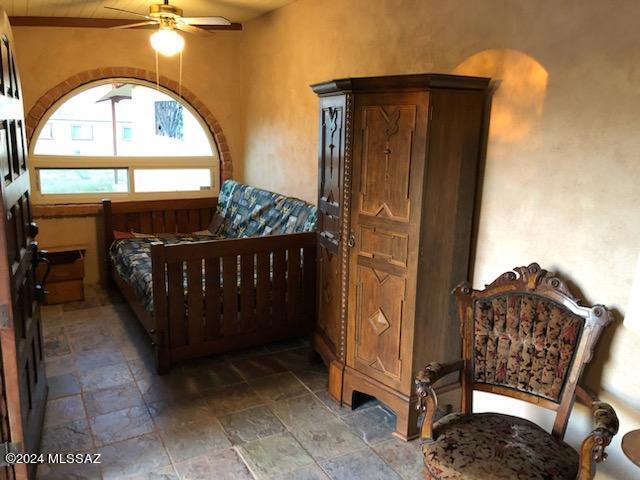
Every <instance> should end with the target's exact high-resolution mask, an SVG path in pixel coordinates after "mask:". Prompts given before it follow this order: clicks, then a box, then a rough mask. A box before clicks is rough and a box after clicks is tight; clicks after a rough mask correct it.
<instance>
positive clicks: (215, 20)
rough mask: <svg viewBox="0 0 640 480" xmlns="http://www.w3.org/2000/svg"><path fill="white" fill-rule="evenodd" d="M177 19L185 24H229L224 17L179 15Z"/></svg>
mask: <svg viewBox="0 0 640 480" xmlns="http://www.w3.org/2000/svg"><path fill="white" fill-rule="evenodd" d="M179 21H180V22H182V23H186V24H187V25H231V21H230V20H229V19H227V18H224V17H181V18H180V19H179Z"/></svg>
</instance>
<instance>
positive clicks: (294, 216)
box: [216, 180, 317, 238]
mask: <svg viewBox="0 0 640 480" xmlns="http://www.w3.org/2000/svg"><path fill="white" fill-rule="evenodd" d="M216 215H217V216H218V217H219V218H220V219H221V220H222V222H221V224H220V226H219V228H218V230H217V232H216V233H217V234H218V235H220V236H222V237H226V238H241V237H252V236H264V235H280V234H285V233H299V232H312V231H314V230H315V228H316V219H317V209H316V207H315V206H314V205H311V204H309V203H306V202H303V201H302V200H298V199H297V198H291V197H285V196H284V195H280V194H278V193H273V192H269V191H267V190H261V189H259V188H256V187H252V186H250V185H244V184H241V183H238V182H236V181H234V180H227V181H225V182H224V183H223V185H222V188H221V189H220V194H219V195H218V207H217V210H216Z"/></svg>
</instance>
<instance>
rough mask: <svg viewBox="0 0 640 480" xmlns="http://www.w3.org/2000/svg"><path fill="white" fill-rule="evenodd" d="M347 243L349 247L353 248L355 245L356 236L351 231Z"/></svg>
mask: <svg viewBox="0 0 640 480" xmlns="http://www.w3.org/2000/svg"><path fill="white" fill-rule="evenodd" d="M347 245H348V246H349V248H353V247H355V246H356V237H354V235H353V233H352V234H350V235H349V240H348V241H347Z"/></svg>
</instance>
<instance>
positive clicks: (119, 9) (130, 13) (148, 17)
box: [104, 7, 154, 20]
mask: <svg viewBox="0 0 640 480" xmlns="http://www.w3.org/2000/svg"><path fill="white" fill-rule="evenodd" d="M104 8H106V9H108V10H115V11H116V12H123V13H128V14H129V15H135V16H136V17H142V18H146V19H147V20H154V18H153V17H150V16H148V15H143V14H141V13H136V12H131V11H129V10H124V9H122V8H116V7H104Z"/></svg>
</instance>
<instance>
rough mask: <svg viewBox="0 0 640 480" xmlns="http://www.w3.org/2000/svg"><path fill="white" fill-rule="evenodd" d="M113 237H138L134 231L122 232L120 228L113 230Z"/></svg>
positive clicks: (121, 238)
mask: <svg viewBox="0 0 640 480" xmlns="http://www.w3.org/2000/svg"><path fill="white" fill-rule="evenodd" d="M113 238H115V239H116V240H123V239H125V238H136V237H135V234H134V233H133V232H122V231H120V230H114V231H113Z"/></svg>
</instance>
